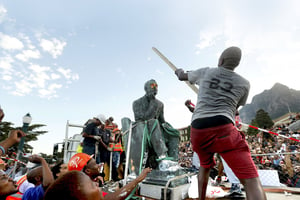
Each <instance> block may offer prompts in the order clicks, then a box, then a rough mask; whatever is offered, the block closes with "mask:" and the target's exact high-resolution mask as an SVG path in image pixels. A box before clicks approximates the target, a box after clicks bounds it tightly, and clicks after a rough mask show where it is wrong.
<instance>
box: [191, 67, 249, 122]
mask: <svg viewBox="0 0 300 200" xmlns="http://www.w3.org/2000/svg"><path fill="white" fill-rule="evenodd" d="M188 80H189V82H190V83H191V84H197V85H199V92H198V99H197V105H196V107H195V110H194V114H193V116H192V121H193V120H195V119H198V118H206V117H214V116H217V115H223V116H225V117H227V118H228V119H230V120H231V121H232V122H233V123H235V120H234V116H235V112H236V108H237V106H239V105H245V103H246V101H247V97H248V93H249V89H250V83H249V81H247V80H246V79H245V78H243V77H242V76H240V75H238V74H237V73H235V72H233V71H231V70H228V69H226V68H224V67H218V68H209V67H206V68H200V69H198V70H195V71H189V72H188Z"/></svg>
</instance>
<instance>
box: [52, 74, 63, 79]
mask: <svg viewBox="0 0 300 200" xmlns="http://www.w3.org/2000/svg"><path fill="white" fill-rule="evenodd" d="M50 77H51V79H52V80H56V79H59V78H60V77H61V76H60V75H59V74H56V73H51V75H50Z"/></svg>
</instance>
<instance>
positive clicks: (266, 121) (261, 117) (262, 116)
mask: <svg viewBox="0 0 300 200" xmlns="http://www.w3.org/2000/svg"><path fill="white" fill-rule="evenodd" d="M255 120H256V122H257V125H258V127H259V128H264V129H268V128H271V127H272V126H273V125H274V122H273V121H272V119H271V117H270V116H269V113H268V112H265V111H264V110H263V109H259V110H258V111H257V112H256V116H255Z"/></svg>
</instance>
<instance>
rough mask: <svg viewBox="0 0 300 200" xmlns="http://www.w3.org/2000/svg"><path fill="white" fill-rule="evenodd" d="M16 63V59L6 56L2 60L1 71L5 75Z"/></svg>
mask: <svg viewBox="0 0 300 200" xmlns="http://www.w3.org/2000/svg"><path fill="white" fill-rule="evenodd" d="M13 62H14V59H13V58H12V57H11V56H5V57H2V58H0V69H3V70H4V71H3V72H4V73H6V72H7V71H9V70H10V69H12V63H13Z"/></svg>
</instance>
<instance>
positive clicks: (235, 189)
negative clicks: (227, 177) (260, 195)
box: [225, 183, 245, 198]
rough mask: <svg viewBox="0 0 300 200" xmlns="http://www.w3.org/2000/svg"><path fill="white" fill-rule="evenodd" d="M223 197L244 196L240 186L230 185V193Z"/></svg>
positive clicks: (236, 184)
mask: <svg viewBox="0 0 300 200" xmlns="http://www.w3.org/2000/svg"><path fill="white" fill-rule="evenodd" d="M225 197H232V198H244V197H245V196H244V194H243V193H242V190H241V186H240V184H238V183H232V184H231V188H230V191H229V192H228V193H227V194H226V195H225Z"/></svg>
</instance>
